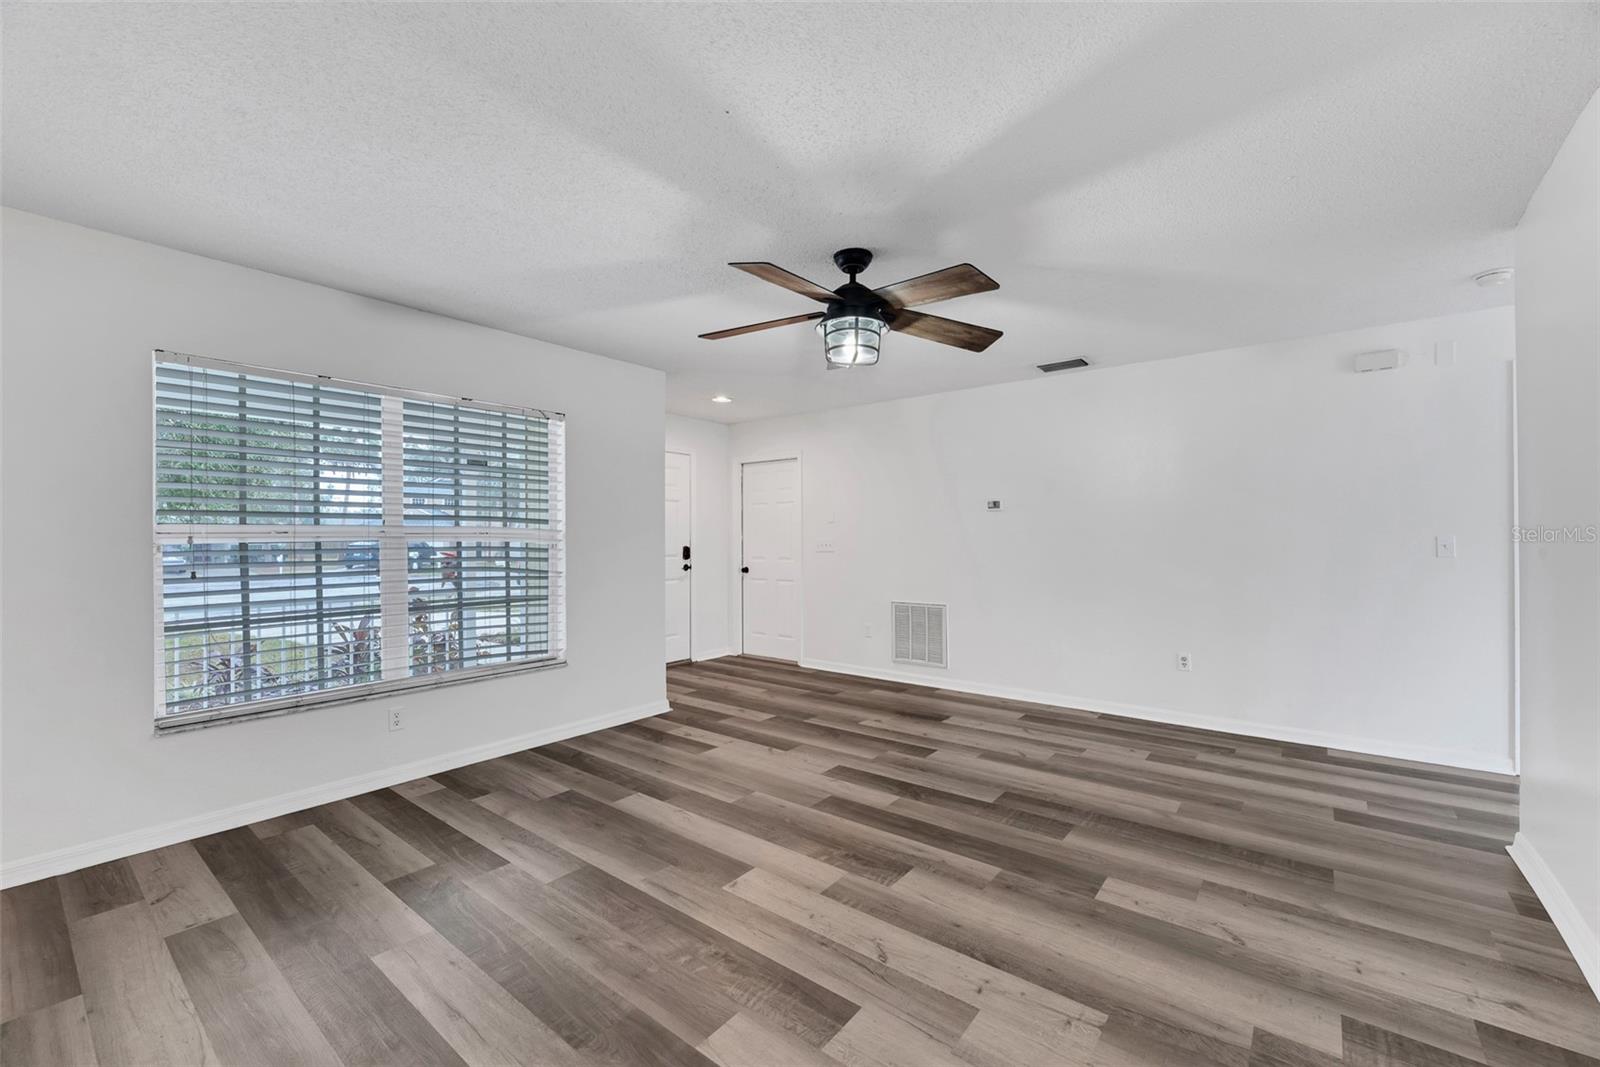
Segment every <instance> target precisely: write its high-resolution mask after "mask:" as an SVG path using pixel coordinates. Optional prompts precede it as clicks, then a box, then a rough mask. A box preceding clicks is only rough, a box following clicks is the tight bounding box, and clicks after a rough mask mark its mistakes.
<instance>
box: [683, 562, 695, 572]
mask: <svg viewBox="0 0 1600 1067" xmlns="http://www.w3.org/2000/svg"><path fill="white" fill-rule="evenodd" d="M683 569H684V570H686V571H692V570H694V567H693V565H691V564H688V563H685V564H684V565H683Z"/></svg>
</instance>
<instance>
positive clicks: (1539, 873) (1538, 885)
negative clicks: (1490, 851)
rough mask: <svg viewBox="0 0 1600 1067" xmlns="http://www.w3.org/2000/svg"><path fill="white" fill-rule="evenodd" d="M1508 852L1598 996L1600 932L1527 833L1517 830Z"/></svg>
mask: <svg viewBox="0 0 1600 1067" xmlns="http://www.w3.org/2000/svg"><path fill="white" fill-rule="evenodd" d="M1506 851H1507V852H1509V853H1510V854H1511V859H1512V860H1513V861H1514V862H1515V863H1516V865H1517V869H1518V870H1520V871H1521V872H1522V876H1523V877H1524V878H1526V879H1527V880H1528V885H1529V886H1531V887H1532V888H1533V893H1534V896H1536V897H1538V898H1539V903H1540V904H1543V905H1544V910H1545V911H1547V912H1549V913H1550V919H1551V921H1552V922H1554V923H1555V924H1556V931H1557V932H1558V933H1560V935H1561V939H1562V940H1563V941H1565V942H1566V943H1567V948H1568V949H1569V950H1570V951H1571V952H1572V958H1573V959H1575V960H1577V961H1578V969H1579V970H1581V971H1583V976H1584V977H1585V978H1586V979H1588V980H1589V988H1590V990H1592V991H1593V992H1594V994H1595V996H1596V997H1600V933H1597V932H1596V931H1594V930H1591V929H1590V928H1589V924H1588V923H1587V922H1586V921H1584V918H1583V912H1582V911H1581V910H1579V908H1578V905H1577V904H1576V903H1574V902H1573V899H1572V898H1571V897H1570V896H1568V895H1567V891H1566V890H1565V889H1563V888H1562V887H1561V883H1560V882H1558V881H1557V880H1556V876H1555V874H1554V873H1553V872H1552V871H1551V870H1550V867H1549V865H1548V864H1546V863H1545V861H1544V857H1543V856H1541V855H1539V850H1538V849H1536V848H1534V846H1533V842H1531V841H1529V840H1528V837H1527V835H1526V834H1524V833H1522V832H1521V831H1520V830H1519V831H1517V835H1516V836H1515V837H1514V838H1512V839H1511V844H1509V845H1507V846H1506Z"/></svg>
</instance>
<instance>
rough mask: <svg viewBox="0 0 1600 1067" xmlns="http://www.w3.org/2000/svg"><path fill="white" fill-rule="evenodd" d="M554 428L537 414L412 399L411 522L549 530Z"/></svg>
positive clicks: (408, 434)
mask: <svg viewBox="0 0 1600 1067" xmlns="http://www.w3.org/2000/svg"><path fill="white" fill-rule="evenodd" d="M550 422H551V420H550V419H549V418H546V417H544V416H542V415H537V414H529V413H524V412H514V411H502V410H485V409H482V408H477V409H474V408H472V407H469V406H466V405H463V404H451V403H432V402H427V401H419V400H407V401H406V403H405V479H406V481H405V494H406V522H407V524H416V525H425V526H529V527H548V526H549V525H550Z"/></svg>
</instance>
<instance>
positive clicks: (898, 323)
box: [889, 310, 1001, 352]
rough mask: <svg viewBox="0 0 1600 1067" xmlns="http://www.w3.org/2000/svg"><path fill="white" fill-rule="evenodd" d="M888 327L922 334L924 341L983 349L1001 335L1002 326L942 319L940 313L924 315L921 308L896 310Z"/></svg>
mask: <svg viewBox="0 0 1600 1067" xmlns="http://www.w3.org/2000/svg"><path fill="white" fill-rule="evenodd" d="M889 329H891V330H898V331H899V332H901V333H908V334H910V335H911V336H912V337H920V338H922V339H923V340H924V341H938V342H939V343H940V344H942V345H955V346H956V347H957V348H965V349H966V350H967V351H968V352H982V351H983V350H984V349H985V348H988V347H989V346H990V345H992V344H994V343H995V342H996V341H998V340H1000V337H1001V333H1000V331H999V330H991V329H989V327H987V326H974V325H972V324H971V323H968V322H957V321H956V320H955V319H943V318H940V317H939V316H938V315H924V314H923V313H922V312H920V311H905V310H901V311H896V312H895V313H894V321H892V322H891V323H889Z"/></svg>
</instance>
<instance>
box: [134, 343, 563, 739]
mask: <svg viewBox="0 0 1600 1067" xmlns="http://www.w3.org/2000/svg"><path fill="white" fill-rule="evenodd" d="M564 440H565V433H564V422H563V420H562V417H561V416H560V415H559V414H555V413H552V412H547V411H537V410H532V409H528V408H515V407H505V406H497V405H491V404H484V403H481V402H478V401H475V400H462V399H453V398H447V397H439V396H431V395H425V394H419V393H413V392H407V391H405V390H399V389H389V388H384V387H380V386H372V385H358V384H355V383H352V382H341V381H334V380H332V379H328V378H320V377H316V376H312V375H301V374H291V373H288V372H284V371H271V370H258V369H255V368H251V367H243V366H239V365H237V364H231V363H224V362H222V361H219V360H210V359H201V358H199V357H195V356H180V355H175V354H173V353H170V352H157V353H156V362H155V553H154V555H155V581H156V587H157V592H158V600H159V602H160V607H161V624H160V638H159V642H158V646H157V652H156V667H157V675H158V678H157V690H158V695H157V713H156V725H157V726H158V727H163V726H165V727H170V726H179V725H185V724H190V723H194V722H201V721H208V720H212V719H219V718H227V717H233V716H239V715H249V714H259V713H261V712H267V711H279V710H284V709H287V708H291V707H296V706H299V705H303V704H308V703H313V702H320V701H327V700H335V699H349V698H351V697H355V696H368V695H372V694H376V693H381V692H385V691H388V690H390V689H400V688H406V687H410V686H415V685H428V684H438V683H440V682H443V681H452V680H455V679H456V678H462V677H475V676H479V675H482V674H484V673H487V672H499V671H509V670H520V669H525V668H528V667H533V666H543V665H548V664H552V663H558V662H560V661H561V659H562V657H563V655H564V651H565V649H564V640H565V627H564V625H563V615H562V594H563V589H564V581H563V557H564V552H563V548H564V544H563V537H562V528H563V516H564V507H563V498H562V494H563V489H564V477H563V443H564Z"/></svg>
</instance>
